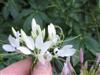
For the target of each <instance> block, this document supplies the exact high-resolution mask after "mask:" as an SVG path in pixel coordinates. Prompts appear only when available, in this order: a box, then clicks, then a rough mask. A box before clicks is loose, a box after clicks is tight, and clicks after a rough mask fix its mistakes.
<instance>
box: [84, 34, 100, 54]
mask: <svg viewBox="0 0 100 75" xmlns="http://www.w3.org/2000/svg"><path fill="white" fill-rule="evenodd" d="M85 45H86V47H87V49H88V50H89V51H90V52H92V53H93V54H94V55H96V53H98V52H100V45H99V43H98V42H97V41H96V40H95V39H93V38H92V37H89V36H87V37H85Z"/></svg>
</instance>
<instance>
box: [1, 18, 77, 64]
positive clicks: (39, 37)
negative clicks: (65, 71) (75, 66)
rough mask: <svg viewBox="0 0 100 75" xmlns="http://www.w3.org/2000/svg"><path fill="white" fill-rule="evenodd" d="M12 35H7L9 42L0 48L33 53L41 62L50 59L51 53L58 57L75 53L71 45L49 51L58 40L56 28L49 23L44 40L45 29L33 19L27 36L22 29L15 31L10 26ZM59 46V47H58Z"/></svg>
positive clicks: (8, 50) (27, 53)
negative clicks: (46, 37) (46, 36)
mask: <svg viewBox="0 0 100 75" xmlns="http://www.w3.org/2000/svg"><path fill="white" fill-rule="evenodd" d="M12 31H13V35H14V37H13V36H11V35H9V37H8V41H9V43H10V44H4V45H3V46H2V48H3V49H4V50H5V51H7V52H19V53H23V54H26V55H34V56H36V57H38V60H39V61H41V62H43V61H44V60H48V61H50V60H51V59H52V56H53V55H56V56H60V57H70V56H72V55H73V54H74V53H75V51H76V50H75V49H74V48H73V46H72V45H65V46H64V47H62V48H60V47H56V48H54V49H53V50H52V53H51V52H50V51H49V50H50V48H52V47H53V46H54V45H56V44H57V43H58V41H60V37H59V35H57V34H56V29H55V27H54V25H53V24H52V23H51V24H50V25H48V39H47V40H46V41H44V38H45V29H43V30H42V29H41V28H40V25H38V24H37V23H36V21H35V19H34V18H33V19H32V31H31V35H30V36H28V35H27V34H26V33H25V32H24V31H23V30H22V29H21V31H20V32H19V31H16V30H15V29H14V28H12ZM59 48H60V49H59Z"/></svg>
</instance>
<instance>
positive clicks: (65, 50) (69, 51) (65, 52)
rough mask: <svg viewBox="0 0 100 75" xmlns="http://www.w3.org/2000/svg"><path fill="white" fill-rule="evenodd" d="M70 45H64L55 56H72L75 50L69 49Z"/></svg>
mask: <svg viewBox="0 0 100 75" xmlns="http://www.w3.org/2000/svg"><path fill="white" fill-rule="evenodd" d="M71 47H72V45H66V46H64V47H63V48H62V49H60V50H58V52H57V55H58V56H61V57H69V56H72V55H74V53H75V52H76V50H75V49H74V48H71Z"/></svg>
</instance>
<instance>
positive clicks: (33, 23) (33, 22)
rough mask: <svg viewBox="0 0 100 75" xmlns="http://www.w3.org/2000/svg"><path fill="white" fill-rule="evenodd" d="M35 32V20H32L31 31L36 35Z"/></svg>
mask: <svg viewBox="0 0 100 75" xmlns="http://www.w3.org/2000/svg"><path fill="white" fill-rule="evenodd" d="M36 30H37V24H36V21H35V19H34V18H33V19H32V31H33V32H35V33H36Z"/></svg>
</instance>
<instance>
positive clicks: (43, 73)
mask: <svg viewBox="0 0 100 75" xmlns="http://www.w3.org/2000/svg"><path fill="white" fill-rule="evenodd" d="M31 67H32V59H31V58H28V59H24V60H21V61H19V62H17V63H14V64H12V65H10V66H8V67H7V68H4V69H3V70H1V71H0V75H30V72H31ZM32 75H52V68H51V64H50V62H47V61H46V62H45V64H42V63H40V62H37V64H36V66H35V67H34V69H33V71H32Z"/></svg>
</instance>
